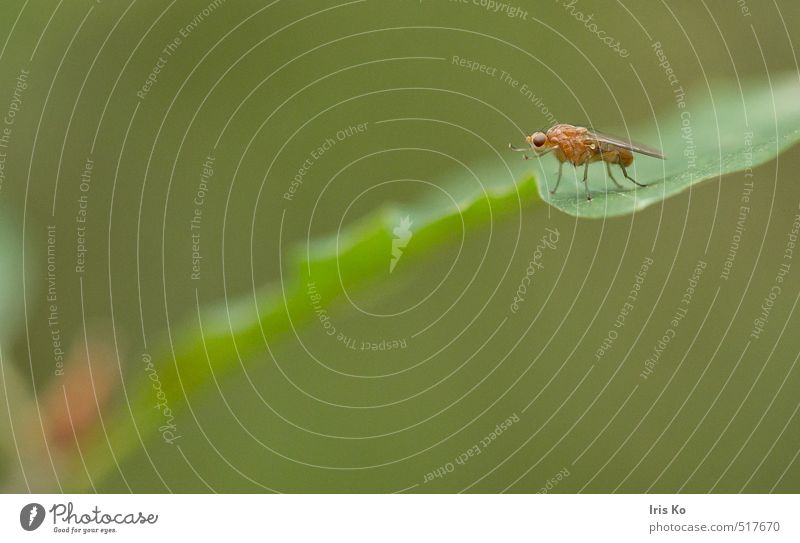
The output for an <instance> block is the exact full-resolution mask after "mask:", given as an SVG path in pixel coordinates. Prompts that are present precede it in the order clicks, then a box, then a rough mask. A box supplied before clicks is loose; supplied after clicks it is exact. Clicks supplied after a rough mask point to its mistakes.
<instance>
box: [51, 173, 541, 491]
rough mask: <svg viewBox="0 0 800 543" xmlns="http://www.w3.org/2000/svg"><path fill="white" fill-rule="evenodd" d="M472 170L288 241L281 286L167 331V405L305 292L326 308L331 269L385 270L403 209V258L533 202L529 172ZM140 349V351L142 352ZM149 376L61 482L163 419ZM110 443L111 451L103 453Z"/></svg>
mask: <svg viewBox="0 0 800 543" xmlns="http://www.w3.org/2000/svg"><path fill="white" fill-rule="evenodd" d="M473 171H474V170H473ZM477 178H478V179H480V180H481V182H482V186H481V188H480V189H470V188H466V189H465V188H464V187H465V184H464V183H463V182H461V183H452V187H451V188H452V190H450V191H449V193H450V194H456V195H458V194H459V193H461V195H460V196H456V197H455V199H454V203H455V204H456V205H454V206H451V207H448V208H443V207H441V206H431V205H430V203H426V202H419V203H418V204H416V205H415V206H413V208H412V209H405V210H402V211H401V210H399V209H397V208H394V207H386V208H383V209H379V210H377V211H375V212H374V213H373V214H371V215H368V216H366V217H365V218H363V219H361V220H359V221H357V222H355V223H353V224H351V225H349V226H347V227H346V228H344V229H343V230H342V232H340V233H339V235H338V236H336V235H334V236H329V237H326V238H323V239H317V240H312V241H311V242H310V243H309V244H308V245H307V246H306V245H305V244H303V245H302V246H298V247H295V248H294V250H292V251H289V255H290V258H291V262H290V263H289V264H288V265H284V266H283V269H284V270H285V271H284V275H283V289H282V288H281V285H280V284H271V285H267V286H266V287H264V288H263V289H262V290H261V291H260V292H259V293H258V294H257V295H256V296H255V299H254V297H253V296H252V295H250V296H245V297H244V298H243V299H241V300H238V301H234V302H232V303H231V302H229V303H227V304H224V305H223V304H220V305H218V306H216V307H214V308H212V309H210V310H207V311H204V312H203V314H202V315H201V317H200V319H201V322H200V323H198V322H196V320H195V322H191V323H188V324H187V326H186V327H185V328H184V329H183V330H181V331H180V332H178V333H177V334H176V336H175V341H174V343H173V345H174V356H173V352H172V350H171V349H170V350H167V351H166V352H161V353H160V354H159V355H157V356H155V357H153V358H152V360H151V361H150V363H151V364H152V368H155V372H153V371H152V370H150V371H149V374H148V377H150V375H153V377H150V379H152V381H153V382H156V381H157V383H158V390H159V391H160V392H161V393H163V396H162V397H163V398H165V399H166V401H167V402H168V404H169V408H170V410H171V411H172V412H173V414H174V415H176V416H178V417H179V416H180V415H181V413H183V411H182V409H181V408H182V407H184V405H185V403H184V399H185V398H187V397H190V396H192V394H194V393H195V392H196V391H198V390H200V389H202V388H203V387H208V386H212V385H213V383H214V381H215V380H219V379H221V378H222V377H224V376H225V375H226V374H228V373H230V372H232V371H235V370H237V369H240V368H241V364H242V363H246V362H248V361H252V358H248V356H249V355H251V354H253V353H257V352H263V351H264V349H265V344H266V343H271V342H272V341H273V340H275V339H276V338H279V337H280V336H281V335H283V334H285V333H286V332H288V331H290V330H291V326H292V324H294V325H297V324H298V323H300V322H303V320H308V319H310V318H313V317H315V306H314V303H313V299H312V296H315V297H317V296H318V297H319V299H320V300H322V301H321V302H320V303H319V304H318V307H319V306H322V307H324V308H326V309H328V308H329V307H330V306H331V304H332V303H333V302H335V301H336V300H337V299H339V298H341V297H342V295H343V291H342V285H341V282H340V279H339V277H340V275H339V274H340V273H341V274H343V275H345V276H346V277H347V279H348V280H347V288H348V290H350V289H353V288H357V287H358V286H364V285H366V284H368V283H369V282H371V281H375V280H379V279H380V278H385V277H386V274H387V273H388V268H389V260H390V259H389V255H390V251H391V247H392V240H393V237H394V234H393V230H394V229H395V227H397V225H398V224H399V222H400V220H401V219H402V218H403V217H406V216H408V215H410V216H411V217H413V224H412V229H413V244H414V245H413V246H414V251H413V253H411V254H409V255H408V256H407V257H404V265H406V264H411V263H413V261H414V259H415V258H420V256H421V255H423V254H424V253H425V252H426V250H430V249H431V248H433V247H437V246H440V245H441V244H443V243H448V242H449V241H450V240H453V239H456V238H457V237H458V236H460V233H461V232H462V231H463V229H464V228H470V227H475V226H478V225H481V224H486V223H489V222H490V221H494V220H497V219H500V218H502V217H503V216H504V215H505V216H507V215H510V214H515V215H519V214H521V213H523V212H524V211H525V208H528V207H530V206H531V205H533V204H535V203H539V202H541V200H539V198H538V197H537V194H536V183H535V181H534V179H533V177H531V176H528V177H524V178H523V179H522V180H521V181H519V182H514V175H513V173H512V172H509V171H508V170H506V174H505V176H504V179H506V181H504V182H498V181H497V179H495V180H491V181H490V180H487V182H483V179H484V177H483V175H477ZM454 181H455V179H454ZM459 181H461V180H460V179H459ZM444 184H448V183H447V181H445V182H444ZM415 255H416V256H415ZM287 269H288V274H287V271H286V270H287ZM312 284H313V291H312V290H311V289H312V287H311V285H312ZM290 318H291V320H290ZM199 324H200V325H201V326H202V327H201V328H200V327H199ZM201 332H202V333H201ZM143 358H144V359H145V360H149V355H147V357H143ZM240 361H241V362H240ZM153 382H151V381H150V380H147V379H145V380H144V383H140V385H141V386H139V388H138V390H136V391H135V392H134V393H133V394H132V395H131V396H130V397H129V402H130V403H129V404H128V405H123V406H121V407H120V412H119V413H117V414H116V416H115V418H114V419H113V420H111V421H110V422H109V421H106V423H105V427H106V429H107V432H108V441H106V437H105V435H96V436H94V439H95V442H93V443H92V444H91V446H89V447H88V448H87V452H85V453H84V455H83V456H84V458H83V459H84V463H83V465H85V466H87V467H86V469H87V470H88V473H85V474H84V473H81V472H80V470H77V469H76V470H74V473H75V479H74V480H72V481H70V482H68V484H67V485H66V487H67V488H70V489H75V488H85V487H86V486H87V484H88V482H89V479H87V478H86V476H87V475H88V477H90V478H91V479H92V480H95V479H97V478H98V477H102V476H103V475H104V474H106V473H108V472H109V471H110V470H112V469H114V467H115V466H116V465H118V462H120V461H121V460H122V459H123V458H124V457H125V456H126V454H128V453H130V452H131V451H133V450H135V449H136V448H137V447H138V446H139V441H138V440H139V439H143V438H145V437H147V436H149V435H152V434H153V433H154V432H157V431H159V427H160V426H162V425H164V416H163V413H162V412H161V411H160V410H158V409H154V408H153V406H154V405H155V404H156V403H158V401H159V400H158V399H157V397H156V394H157V393H158V392H157V391H154V389H153V387H152V386H151V385H152V384H153ZM131 415H132V416H133V417H134V419H135V427H133V425H132V421H131ZM109 443H110V444H111V446H112V447H113V450H114V455H113V456H112V455H111V454H110V453H109V449H108V446H109Z"/></svg>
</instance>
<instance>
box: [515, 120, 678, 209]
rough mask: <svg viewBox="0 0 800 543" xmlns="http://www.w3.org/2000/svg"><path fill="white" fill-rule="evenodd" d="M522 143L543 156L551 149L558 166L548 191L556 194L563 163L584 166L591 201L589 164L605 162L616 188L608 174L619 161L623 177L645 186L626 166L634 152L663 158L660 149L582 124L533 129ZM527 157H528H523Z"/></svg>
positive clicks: (629, 163)
mask: <svg viewBox="0 0 800 543" xmlns="http://www.w3.org/2000/svg"><path fill="white" fill-rule="evenodd" d="M525 142H526V143H527V144H528V145H530V150H532V151H533V152H534V153H535V154H536V155H537V156H542V155H544V154H547V153H549V152H550V151H554V152H555V155H556V158H557V159H558V161H559V167H558V180H557V181H556V186H555V188H554V189H553V190H551V191H550V194H553V193H555V191H556V190H557V189H558V184H559V183H560V182H561V170H562V169H563V167H564V163H565V162H570V163H571V164H572V165H573V166H575V167H576V168H577V167H578V166H583V167H584V168H583V184H584V186H585V187H586V199H587V200H591V199H592V195H591V193H590V192H589V183H588V181H587V178H588V176H589V164H591V163H592V162H597V161H599V160H602V161H603V162H605V163H606V169H607V170H608V177H610V178H611V180H612V181H613V182H614V184H615V185H617V187H619V188H622V186H621V185H620V184H619V183H617V180H616V179H614V176H613V175H612V174H611V165H612V164H618V165H619V167H620V168H622V175H624V176H625V178H626V179H629V180H630V181H632V182H633V183H634V184H635V185H637V186H640V187H644V186H645V185H642V184H641V183H639V182H637V181H636V180H635V179H634V178H633V177H631V176H630V175H628V171H627V170H626V168H627V167H628V166H630V165H631V163H633V153H640V154H643V155H647V156H652V157H655V158H660V159H664V158H666V157H665V156H664V155H663V154H662V153H661V151H658V150H656V149H653V148H651V147H646V146H644V145H638V144H636V143H631V142H629V141H626V140H625V139H623V138H617V137H615V136H609V135H606V134H601V133H600V132H595V131H593V130H589V129H588V128H584V127H582V126H572V125H571V124H557V125H555V126H553V127H552V128H550V129H549V130H548V131H547V132H534V133H533V134H531V135H530V136H526V137H525ZM508 147H509V148H510V149H511V150H513V151H522V152H525V151H528V149H518V148H516V147H514V146H513V145H511V144H510V143H509V144H508ZM524 158H525V159H526V160H527V159H528V156H527V155H525V157H524Z"/></svg>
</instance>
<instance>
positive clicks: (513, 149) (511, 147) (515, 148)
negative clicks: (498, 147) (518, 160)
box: [508, 143, 530, 160]
mask: <svg viewBox="0 0 800 543" xmlns="http://www.w3.org/2000/svg"><path fill="white" fill-rule="evenodd" d="M508 148H509V149H511V150H512V151H514V152H516V153H524V152H526V151H527V149H525V148H520V147H514V146H513V145H511V144H510V143H509V144H508ZM522 158H524V159H525V160H530V157H528V155H522Z"/></svg>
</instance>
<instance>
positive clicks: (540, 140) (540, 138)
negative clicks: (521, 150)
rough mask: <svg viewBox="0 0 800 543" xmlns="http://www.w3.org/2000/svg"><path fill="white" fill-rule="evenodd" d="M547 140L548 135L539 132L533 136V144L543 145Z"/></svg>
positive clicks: (536, 145)
mask: <svg viewBox="0 0 800 543" xmlns="http://www.w3.org/2000/svg"><path fill="white" fill-rule="evenodd" d="M545 141H547V136H545V135H544V134H542V133H541V132H539V133H538V134H535V135H534V136H533V145H534V146H535V147H541V146H542V145H544V142H545Z"/></svg>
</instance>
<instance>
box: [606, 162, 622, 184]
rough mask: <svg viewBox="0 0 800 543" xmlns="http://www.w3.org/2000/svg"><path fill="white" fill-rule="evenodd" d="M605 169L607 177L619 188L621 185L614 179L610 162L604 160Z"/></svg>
mask: <svg viewBox="0 0 800 543" xmlns="http://www.w3.org/2000/svg"><path fill="white" fill-rule="evenodd" d="M606 170H608V177H609V179H611V180H612V181H613V182H614V184H615V185H616V186H617V188H620V189H621V188H622V185H620V184H619V181H617V180H616V179H614V175H613V174H612V173H611V163H610V162H606Z"/></svg>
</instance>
